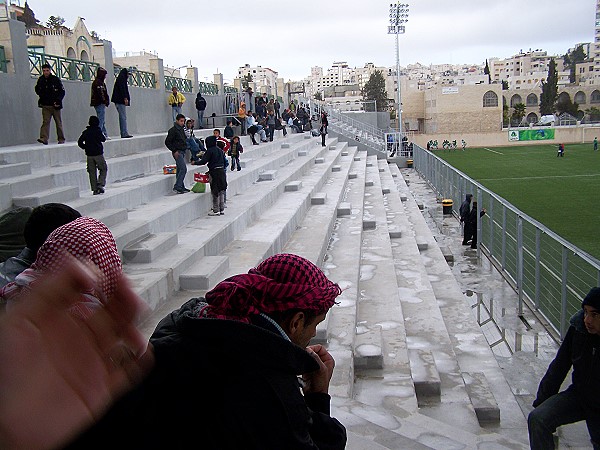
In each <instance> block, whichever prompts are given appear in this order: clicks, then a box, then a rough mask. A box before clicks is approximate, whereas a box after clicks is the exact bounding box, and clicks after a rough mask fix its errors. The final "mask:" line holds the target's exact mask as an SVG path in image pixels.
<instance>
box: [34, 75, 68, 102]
mask: <svg viewBox="0 0 600 450" xmlns="http://www.w3.org/2000/svg"><path fill="white" fill-rule="evenodd" d="M35 93H36V94H37V95H38V96H39V99H38V106H39V107H40V108H41V107H42V106H54V105H55V104H56V105H58V106H54V107H55V108H56V109H62V101H63V98H65V88H64V87H63V84H62V81H60V78H58V77H57V76H56V75H53V74H50V76H48V78H46V77H45V76H43V75H42V76H41V77H39V78H38V80H37V83H36V84H35Z"/></svg>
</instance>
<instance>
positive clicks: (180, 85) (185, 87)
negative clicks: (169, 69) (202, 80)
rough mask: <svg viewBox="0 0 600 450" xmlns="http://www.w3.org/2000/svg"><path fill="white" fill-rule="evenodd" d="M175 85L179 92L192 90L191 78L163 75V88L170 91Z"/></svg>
mask: <svg viewBox="0 0 600 450" xmlns="http://www.w3.org/2000/svg"><path fill="white" fill-rule="evenodd" d="M173 87H176V88H177V89H178V90H179V91H181V92H187V93H191V92H192V80H188V79H187V78H179V77H170V76H167V75H165V89H166V90H167V91H170V90H171V89H173Z"/></svg>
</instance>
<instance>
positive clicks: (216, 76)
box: [213, 73, 224, 94]
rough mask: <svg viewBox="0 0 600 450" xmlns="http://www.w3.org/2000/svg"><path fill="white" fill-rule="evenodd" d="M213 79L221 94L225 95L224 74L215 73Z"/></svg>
mask: <svg viewBox="0 0 600 450" xmlns="http://www.w3.org/2000/svg"><path fill="white" fill-rule="evenodd" d="M213 79H214V83H215V84H216V85H217V87H218V88H219V94H224V92H223V74H222V73H215V74H214V75H213Z"/></svg>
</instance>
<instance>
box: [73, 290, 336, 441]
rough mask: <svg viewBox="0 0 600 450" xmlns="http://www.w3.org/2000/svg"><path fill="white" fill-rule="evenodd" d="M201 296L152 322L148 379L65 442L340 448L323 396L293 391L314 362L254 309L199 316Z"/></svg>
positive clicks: (326, 397)
mask: <svg viewBox="0 0 600 450" xmlns="http://www.w3.org/2000/svg"><path fill="white" fill-rule="evenodd" d="M203 300H204V299H191V300H190V301H188V302H187V303H185V304H184V305H183V306H182V307H181V308H180V309H178V310H176V311H173V312H172V313H171V314H169V315H168V316H167V317H165V318H164V319H163V320H162V321H161V322H160V323H159V324H158V326H157V328H156V330H155V331H154V334H153V335H152V337H151V338H150V342H151V343H152V345H153V347H154V352H155V359H156V364H155V366H154V368H153V369H152V371H151V373H150V375H149V377H148V378H147V379H146V380H145V381H144V382H143V383H142V384H141V385H140V386H139V387H138V388H137V389H135V390H134V391H133V392H131V393H129V394H128V395H127V396H126V397H124V398H123V399H122V400H121V401H120V402H118V403H117V404H116V405H115V406H114V407H113V408H112V409H111V411H109V413H108V414H107V416H105V417H104V419H103V420H101V421H100V422H99V423H98V424H97V425H96V426H95V427H94V428H93V429H92V430H90V431H89V432H88V433H87V434H86V435H84V436H83V437H82V438H81V439H79V440H78V441H77V442H76V443H75V445H74V446H72V447H71V448H85V449H94V448H109V447H110V445H109V444H111V443H112V444H113V445H114V444H115V443H118V444H119V447H120V448H143V449H165V448H169V449H190V448H201V449H203V450H217V449H218V450H229V449H231V450H240V449H244V450H304V449H306V450H309V449H310V450H317V449H320V450H325V449H326V450H337V449H340V450H341V449H343V448H345V444H346V430H345V428H344V426H343V425H341V424H340V423H339V422H338V421H337V420H336V419H334V418H332V417H331V416H330V415H329V401H330V397H329V395H327V394H307V395H305V396H303V395H302V394H301V390H300V384H299V382H298V378H297V376H298V375H299V374H302V373H309V372H312V371H314V370H317V368H318V365H317V363H316V362H315V361H314V360H313V359H312V357H311V356H310V355H309V354H308V353H307V352H306V351H305V350H304V349H302V348H300V347H298V346H297V345H295V344H293V343H291V342H289V341H288V340H286V339H284V338H283V337H282V335H281V334H279V332H278V331H277V330H276V329H275V327H274V326H273V325H272V324H270V323H269V322H268V321H267V320H266V319H263V318H262V317H261V316H253V319H252V323H251V324H247V323H242V322H237V321H232V320H223V319H206V318H198V315H199V314H198V310H199V308H200V307H201V306H202V304H201V302H202V301H203ZM132 430H139V433H138V432H132ZM119 433H120V434H119ZM117 436H121V437H119V438H118V440H117ZM103 446H104V447H103Z"/></svg>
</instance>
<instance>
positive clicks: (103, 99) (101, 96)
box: [90, 67, 110, 106]
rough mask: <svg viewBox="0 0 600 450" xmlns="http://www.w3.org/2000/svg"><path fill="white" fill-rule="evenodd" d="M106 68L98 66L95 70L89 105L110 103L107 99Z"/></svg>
mask: <svg viewBox="0 0 600 450" xmlns="http://www.w3.org/2000/svg"><path fill="white" fill-rule="evenodd" d="M106 73H107V72H106V70H105V69H103V68H102V67H98V71H97V72H96V78H95V79H94V81H93V82H92V99H91V101H90V106H100V105H106V106H108V105H110V100H109V99H108V91H107V90H106V83H105V81H104V80H105V79H106Z"/></svg>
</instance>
